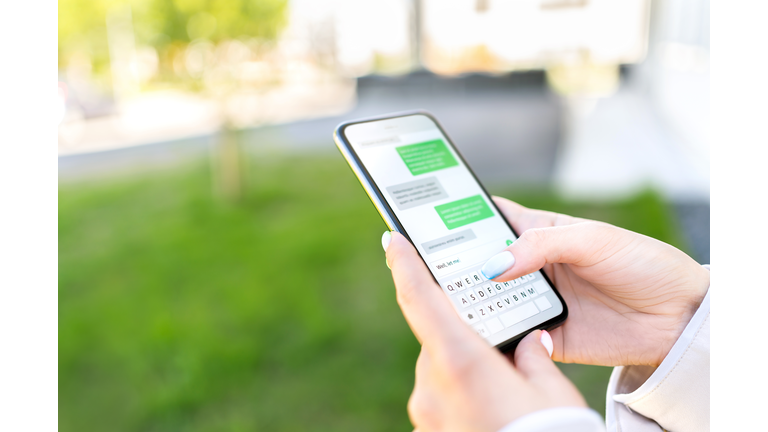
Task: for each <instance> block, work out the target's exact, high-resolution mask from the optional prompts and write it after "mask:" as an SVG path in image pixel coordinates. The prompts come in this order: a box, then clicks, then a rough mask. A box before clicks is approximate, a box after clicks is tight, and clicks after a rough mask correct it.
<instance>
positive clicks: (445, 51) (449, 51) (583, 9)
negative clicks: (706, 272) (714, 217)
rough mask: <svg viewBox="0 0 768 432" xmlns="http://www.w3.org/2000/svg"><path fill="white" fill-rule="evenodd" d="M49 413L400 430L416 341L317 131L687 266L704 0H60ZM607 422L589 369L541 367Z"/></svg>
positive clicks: (183, 425)
mask: <svg viewBox="0 0 768 432" xmlns="http://www.w3.org/2000/svg"><path fill="white" fill-rule="evenodd" d="M58 31H59V39H58V48H59V59H58V64H59V71H58V77H59V78H58V79H59V83H58V91H59V99H58V101H59V114H60V115H59V127H58V153H59V426H60V428H61V430H63V431H70V430H72V431H74V430H142V431H176V430H193V431H204V430H216V431H221V430H232V431H236V430H306V429H312V430H334V431H340V430H361V429H362V430H387V431H389V430H410V429H409V427H410V422H409V420H408V417H407V413H406V402H407V400H408V397H409V395H410V391H411V389H412V385H413V369H414V362H415V359H416V357H417V355H418V350H419V346H418V343H417V341H416V340H415V339H414V337H413V336H412V335H411V333H410V331H409V329H408V327H407V325H406V323H405V321H404V319H403V318H402V315H401V314H400V311H399V309H398V307H397V304H396V301H395V296H394V287H393V284H392V281H391V277H390V275H389V272H388V270H387V268H386V266H385V265H384V254H383V252H382V251H381V249H380V246H379V239H380V236H381V233H382V232H383V231H384V230H385V229H386V227H385V225H384V224H383V223H382V222H381V219H380V218H379V216H378V214H377V213H376V211H375V209H374V208H373V206H372V205H371V204H370V202H369V200H368V198H367V196H366V195H365V193H364V192H363V190H362V188H361V187H360V186H359V184H358V182H357V180H356V179H355V177H354V175H353V174H352V172H351V171H350V170H349V168H348V167H347V166H346V163H345V162H344V160H343V159H342V157H341V156H340V155H339V153H338V151H337V150H336V148H335V145H334V144H333V141H332V138H331V134H332V132H333V129H334V127H335V126H336V125H337V124H338V123H340V122H341V121H343V120H348V119H353V118H358V117H362V116H370V115H377V114H383V113H387V112H392V111H398V110H406V109H417V108H420V109H427V110H429V111H431V112H432V113H434V114H435V116H436V117H437V118H438V119H440V121H441V122H442V124H443V126H444V128H445V129H446V131H447V133H448V134H449V135H450V136H451V137H452V139H453V140H454V142H455V144H456V145H457V147H458V148H459V149H460V150H461V151H462V153H463V154H464V156H465V157H466V159H467V160H468V162H469V164H470V165H471V166H472V167H473V169H474V170H475V171H476V173H477V175H478V177H479V178H480V179H481V180H482V181H483V182H484V183H485V184H486V186H487V187H488V189H489V191H490V192H491V193H492V194H496V195H502V196H505V197H508V198H510V199H513V200H516V201H518V202H520V203H522V204H524V205H527V206H530V207H536V208H542V209H547V210H551V211H558V212H563V213H569V214H573V215H576V216H581V217H587V218H592V219H598V220H603V221H606V222H610V223H613V224H616V225H618V226H622V227H624V228H627V229H631V230H634V231H638V232H641V233H643V234H647V235H649V236H652V237H655V238H658V239H660V240H663V241H665V242H668V243H671V244H673V245H675V246H677V247H679V248H680V249H682V250H684V251H685V252H687V253H689V254H690V255H691V256H693V257H694V258H695V259H696V260H697V261H699V262H701V263H709V141H708V127H707V120H708V115H709V1H692V0H626V1H622V2H615V1H610V0H506V1H502V0H451V1H448V0H443V1H439V2H438V1H437V0H379V1H373V0H357V1H352V0H292V1H289V0H239V1H230V2H218V1H212V0H60V1H59V30H58ZM560 366H561V368H562V369H563V370H564V371H565V372H566V374H568V376H569V377H570V378H571V379H573V380H574V382H576V384H577V385H578V386H579V388H580V389H581V391H582V392H583V393H584V394H585V397H586V398H587V400H588V402H589V404H590V405H591V406H592V407H593V408H595V409H596V410H598V411H599V412H601V413H603V412H604V403H605V387H606V384H607V379H608V375H609V374H610V368H604V367H595V366H580V365H570V364H563V365H560Z"/></svg>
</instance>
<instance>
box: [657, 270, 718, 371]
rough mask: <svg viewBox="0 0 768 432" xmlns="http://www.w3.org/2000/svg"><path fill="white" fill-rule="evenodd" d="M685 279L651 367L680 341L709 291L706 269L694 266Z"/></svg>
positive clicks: (658, 363) (661, 359)
mask: <svg viewBox="0 0 768 432" xmlns="http://www.w3.org/2000/svg"><path fill="white" fill-rule="evenodd" d="M686 279H687V281H688V283H687V284H686V285H687V289H685V290H683V291H682V294H683V295H682V296H680V298H679V299H677V301H676V302H675V303H676V307H674V308H673V313H674V315H673V318H674V319H673V320H672V324H671V325H670V327H669V328H668V331H666V332H664V333H665V335H664V336H663V337H662V338H661V343H660V344H659V347H660V350H659V354H658V356H657V357H656V358H654V360H653V362H651V365H652V366H659V365H660V364H661V362H662V361H664V359H665V358H666V357H667V355H669V352H670V350H672V347H673V346H674V345H675V343H676V342H677V341H678V339H680V336H681V335H682V334H683V331H684V330H685V328H686V327H687V326H688V323H690V322H691V319H692V318H693V316H694V314H696V311H697V310H699V307H700V306H701V303H702V301H704V297H706V295H707V291H709V268H708V267H705V266H700V265H698V264H696V267H695V268H693V269H692V270H691V274H690V275H689V277H687V278H686Z"/></svg>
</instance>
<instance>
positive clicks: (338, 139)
mask: <svg viewBox="0 0 768 432" xmlns="http://www.w3.org/2000/svg"><path fill="white" fill-rule="evenodd" d="M416 114H421V115H425V116H427V117H429V118H430V119H431V120H432V121H433V122H435V124H436V125H437V127H438V128H439V129H440V132H441V133H442V134H443V135H444V136H445V137H446V139H448V141H449V142H450V145H451V147H452V148H453V150H454V151H455V152H456V154H457V155H458V156H459V157H460V158H461V160H462V162H464V165H465V167H466V168H467V171H469V173H470V174H471V175H472V177H473V178H474V179H475V181H476V182H477V184H478V186H480V188H481V189H482V191H483V192H484V193H485V195H486V196H488V197H489V198H490V201H491V205H492V206H493V207H494V209H496V211H497V212H498V214H500V215H502V219H504V221H505V222H506V223H507V225H508V226H509V228H510V229H511V230H512V233H514V234H515V237H517V238H520V235H518V233H517V231H515V229H514V227H512V224H510V223H509V221H507V219H506V217H504V216H503V213H502V212H501V210H500V209H499V208H498V206H497V205H496V203H495V202H494V201H493V196H492V195H491V194H489V193H488V191H487V190H486V189H485V186H484V185H483V183H482V182H481V181H480V179H478V178H477V175H475V172H474V171H473V170H472V168H471V167H470V165H469V164H468V163H467V161H466V159H465V158H464V155H463V154H461V151H460V150H459V148H458V147H457V146H456V145H455V144H454V142H453V139H451V137H450V136H448V133H447V132H446V131H445V128H443V125H442V124H441V123H440V121H439V120H438V119H437V118H435V116H434V115H432V113H430V112H429V111H426V110H423V109H418V110H408V111H398V112H393V113H388V114H382V115H377V116H371V117H363V118H359V119H353V120H348V121H344V122H342V123H340V124H339V125H337V126H336V128H335V129H334V131H333V140H334V143H335V144H336V147H337V148H338V149H339V151H340V152H341V154H342V156H343V157H344V159H345V160H346V161H347V165H349V167H350V168H351V169H352V172H353V173H354V174H355V176H356V177H357V179H358V181H359V182H360V184H361V186H362V187H363V190H364V191H365V193H366V194H367V195H368V198H369V199H370V200H371V203H373V206H374V207H375V208H376V211H378V212H379V216H381V218H382V219H383V220H384V223H385V224H386V225H387V227H388V228H389V229H390V231H397V232H399V233H400V234H402V235H403V236H405V237H406V238H407V239H408V241H410V242H411V243H413V241H412V240H411V239H410V237H409V236H408V235H407V233H406V232H405V230H404V228H403V227H402V225H401V224H400V221H399V220H397V216H396V215H395V214H394V212H393V211H391V209H390V208H389V206H388V205H386V204H385V203H384V202H383V201H382V199H381V198H380V197H379V194H378V193H376V192H374V191H375V190H377V188H374V187H373V185H371V182H372V180H371V179H369V178H368V175H366V174H365V173H364V172H363V169H364V168H362V167H361V165H362V162H360V161H358V160H357V155H356V154H353V153H352V150H351V147H352V145H351V144H350V143H348V142H347V141H346V139H345V138H344V135H343V133H342V132H343V130H344V128H345V127H347V126H349V125H352V124H359V123H367V122H372V121H378V120H385V119H389V118H394V117H403V116H408V115H416ZM420 258H421V259H422V261H424V258H423V257H421V256H420ZM430 275H431V276H432V279H433V280H434V281H435V283H437V279H436V278H435V275H433V274H432V272H430ZM541 275H542V276H543V277H544V279H545V280H546V281H547V283H549V284H550V286H551V287H552V289H553V291H554V292H555V294H556V295H557V297H558V298H559V299H560V303H561V304H562V305H563V311H562V312H561V313H560V314H559V315H558V316H556V317H553V318H552V319H550V320H548V321H545V322H543V323H541V324H539V325H537V326H534V327H532V328H530V329H529V330H526V331H524V332H522V333H520V334H519V335H517V336H516V337H514V338H510V339H507V341H506V342H505V343H503V344H499V345H496V346H495V348H496V349H498V350H499V351H501V352H502V353H507V352H510V351H514V349H515V348H516V347H517V345H518V344H519V343H520V341H521V340H522V339H523V338H524V337H525V336H527V335H528V334H529V333H531V332H532V331H534V330H552V329H555V328H557V327H559V326H561V325H562V324H563V323H564V322H565V320H566V319H567V318H568V315H569V313H570V311H569V310H568V305H567V304H566V302H565V299H563V297H562V295H561V294H560V291H559V290H558V289H557V287H556V286H555V284H554V283H553V282H552V281H551V280H550V279H549V277H548V276H547V275H546V273H544V271H543V269H541ZM438 285H439V284H438ZM441 291H442V289H441Z"/></svg>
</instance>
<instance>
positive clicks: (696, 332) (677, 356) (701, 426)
mask: <svg viewBox="0 0 768 432" xmlns="http://www.w3.org/2000/svg"><path fill="white" fill-rule="evenodd" d="M705 267H707V269H708V266H705ZM709 294H710V293H709V290H708V291H707V295H706V296H705V297H704V301H702V302H701V305H700V306H699V309H698V310H697V311H696V313H695V314H694V315H693V317H692V318H691V321H690V322H689V323H688V325H687V326H686V327H685V330H683V333H682V334H681V335H680V338H678V340H677V342H675V344H674V345H673V346H672V349H671V350H670V351H669V354H667V356H666V357H665V358H664V360H663V361H662V362H661V364H660V365H659V366H658V367H657V368H653V367H650V366H623V367H617V368H614V370H613V373H612V374H611V379H610V381H609V383H608V392H607V393H608V394H607V396H608V397H607V401H606V410H605V414H606V425H607V429H608V430H609V431H611V432H613V431H630V430H631V431H661V430H662V428H663V429H665V430H669V431H675V432H694V431H695V432H701V431H708V430H709V349H710V347H709V326H710V319H709V309H710V300H709Z"/></svg>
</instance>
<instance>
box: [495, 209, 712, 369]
mask: <svg viewBox="0 0 768 432" xmlns="http://www.w3.org/2000/svg"><path fill="white" fill-rule="evenodd" d="M494 201H495V202H496V205H497V206H498V207H499V209H500V210H501V212H502V213H503V215H504V217H506V218H507V220H508V221H509V222H510V223H511V224H512V227H513V228H514V229H515V231H517V233H518V234H520V238H518V239H517V240H516V241H515V242H514V243H513V244H512V245H510V246H509V247H507V249H506V250H507V251H509V252H511V253H512V255H513V256H514V257H515V263H514V265H513V266H512V267H511V268H510V269H509V270H507V271H506V272H504V273H503V274H501V275H500V276H498V277H497V278H495V279H494V280H497V281H507V280H511V279H515V278H518V277H520V276H522V275H525V274H529V273H531V272H534V271H536V270H539V269H540V268H542V267H543V268H544V272H545V273H546V274H547V276H549V278H550V279H551V280H552V283H553V284H554V285H555V287H557V290H558V291H559V292H560V294H561V295H562V296H563V300H565V303H566V304H567V305H568V319H566V321H565V323H564V324H563V325H562V326H560V327H558V328H557V329H554V330H552V332H551V334H552V339H553V341H554V346H555V350H554V353H553V359H554V360H555V361H560V362H566V363H582V364H592V365H603V366H622V365H650V366H658V365H659V364H660V363H661V362H662V360H664V357H666V355H667V354H668V353H669V350H670V349H671V348H672V345H674V343H675V341H677V339H678V338H679V337H680V335H681V334H682V332H683V330H684V329H685V326H686V325H687V324H688V322H689V321H690V320H691V317H692V316H693V314H694V313H695V312H696V309H697V308H698V307H699V305H700V304H701V302H702V301H703V299H704V296H706V294H707V290H708V289H709V271H708V270H707V269H705V268H704V267H702V266H701V265H699V264H698V263H697V262H696V261H694V260H693V259H692V258H690V257H689V256H688V255H686V254H685V253H683V252H682V251H680V250H678V249H676V248H674V247H672V246H670V245H668V244H666V243H663V242H661V241H658V240H655V239H653V238H650V237H647V236H644V235H641V234H637V233H634V232H631V231H628V230H625V229H622V228H618V227H615V226H613V225H609V224H606V223H602V222H595V221H590V220H586V219H579V218H574V217H571V216H566V215H562V214H557V213H552V212H547V211H541V210H531V209H528V208H525V207H523V206H521V205H519V204H516V203H514V202H512V201H509V200H507V199H504V198H499V197H494Z"/></svg>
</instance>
